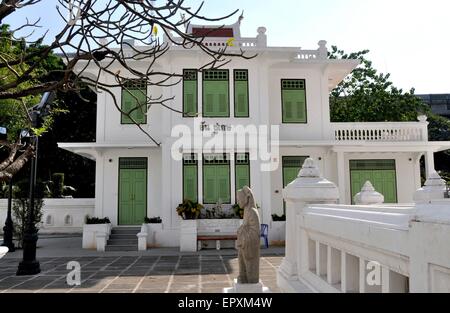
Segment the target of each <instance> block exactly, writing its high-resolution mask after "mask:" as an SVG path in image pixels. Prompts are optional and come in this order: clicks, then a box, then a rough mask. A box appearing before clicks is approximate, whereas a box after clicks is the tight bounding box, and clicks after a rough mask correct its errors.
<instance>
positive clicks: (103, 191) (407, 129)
mask: <svg viewBox="0 0 450 313" xmlns="http://www.w3.org/2000/svg"><path fill="white" fill-rule="evenodd" d="M198 28H202V26H193V25H191V26H190V27H189V29H188V31H191V32H196V31H199V30H198ZM220 33H221V34H220V36H224V37H214V36H215V35H218V32H212V33H211V34H210V35H211V37H208V38H207V39H206V43H207V44H209V45H210V46H211V47H215V46H219V47H224V46H226V45H227V43H228V44H229V43H230V42H232V43H233V46H230V47H228V49H230V50H233V49H239V48H242V49H244V50H246V51H247V52H248V53H249V54H253V53H255V54H257V57H255V58H253V59H251V60H245V59H241V58H233V59H232V60H231V62H230V63H228V64H227V65H226V66H225V67H223V68H221V69H220V70H215V71H203V72H198V71H197V69H199V68H201V67H202V66H203V65H204V64H206V63H208V61H209V57H208V56H207V55H205V54H204V53H202V52H201V51H200V49H196V48H194V49H191V50H186V49H183V48H181V47H179V46H177V45H173V46H172V47H171V49H170V50H169V51H168V53H167V54H165V55H164V56H163V57H162V58H161V59H160V60H159V61H158V64H156V65H155V66H156V68H157V69H158V70H161V71H164V72H170V73H184V80H183V83H180V84H178V85H176V86H172V87H167V88H162V89H160V90H146V88H145V87H144V89H142V87H141V86H133V90H139V88H141V90H142V91H143V93H159V94H162V95H163V96H164V97H167V98H170V97H174V100H173V102H172V104H171V106H172V107H173V108H175V109H177V110H180V111H181V110H182V111H184V112H197V113H199V116H202V118H203V122H204V124H203V126H201V125H198V121H197V120H196V119H194V118H192V117H188V116H187V117H184V116H183V115H182V114H179V113H175V112H172V111H170V110H168V109H165V108H162V107H160V106H159V107H158V106H152V107H151V108H150V109H149V111H148V112H147V114H142V113H136V114H135V115H134V118H135V119H137V120H140V121H141V122H142V127H143V128H144V129H145V130H147V131H149V132H150V133H151V135H152V136H153V137H154V138H156V140H157V141H158V142H161V145H160V146H158V145H156V144H154V143H152V142H151V141H150V140H149V139H148V137H146V136H145V134H144V133H143V132H142V131H140V130H139V129H138V128H137V127H136V126H135V125H132V124H129V120H128V119H127V118H126V117H124V116H121V114H120V112H119V111H118V110H116V109H115V108H114V104H113V101H112V98H111V97H110V96H109V95H108V94H107V93H105V92H100V93H98V100H97V141H96V142H95V143H70V144H69V143H60V144H59V147H60V148H63V149H66V150H69V151H72V152H74V153H77V154H79V155H82V156H85V157H88V158H90V159H92V160H95V161H96V200H95V215H96V216H97V217H109V218H110V219H111V222H112V224H113V225H114V226H124V225H140V224H142V222H143V219H144V217H145V216H148V217H152V216H161V217H162V219H163V222H164V231H165V238H167V242H168V244H170V245H174V246H177V245H178V232H179V225H180V217H178V215H177V213H176V211H175V208H176V207H177V206H178V204H179V203H181V202H182V201H183V199H184V198H190V199H191V200H198V201H199V202H200V203H204V204H207V205H214V204H216V203H218V202H221V203H223V204H224V205H225V206H226V205H229V206H231V205H233V204H234V203H235V191H236V190H237V189H238V188H240V187H242V186H243V185H246V184H248V185H250V186H251V188H252V189H253V191H254V193H255V196H256V198H257V199H258V204H259V206H260V207H261V215H262V220H263V222H264V223H266V224H271V223H270V222H271V216H272V214H279V215H281V214H283V211H284V204H283V199H282V190H283V188H284V187H285V186H286V185H287V184H288V183H290V182H291V181H292V180H294V179H295V178H296V177H297V174H298V172H299V169H300V167H301V165H302V164H303V161H304V160H305V158H307V157H313V158H315V159H316V160H319V167H320V169H321V171H322V172H323V173H322V174H323V175H324V176H325V177H327V178H329V179H330V180H332V181H334V182H335V183H336V184H337V185H338V186H339V192H340V199H341V200H340V201H341V202H342V203H343V204H350V203H351V201H352V200H351V199H352V198H353V195H355V194H356V193H358V192H359V191H360V190H361V187H362V185H363V184H364V183H365V182H366V181H367V180H370V181H372V183H373V184H374V186H375V187H376V189H377V190H378V191H379V192H381V193H383V194H384V196H385V198H386V202H387V203H389V202H392V203H411V202H412V200H413V199H412V194H413V193H414V191H415V190H417V189H418V188H420V187H421V178H420V159H421V157H422V156H425V157H426V168H427V172H431V171H433V170H434V157H433V156H434V153H435V152H438V151H442V150H446V149H449V148H450V144H449V143H446V142H445V143H442V142H429V141H428V130H427V125H428V123H427V122H426V117H420V119H419V121H418V122H411V123H331V122H330V110H329V92H330V91H331V90H332V89H333V88H334V87H335V86H336V85H337V84H338V83H339V82H341V81H342V80H343V79H344V78H345V77H346V76H347V75H348V74H349V73H351V71H352V70H353V69H354V68H355V67H357V66H358V64H359V62H358V61H357V60H329V59H327V48H326V42H325V41H320V42H319V46H318V48H317V49H314V50H303V49H301V48H299V47H269V46H267V37H266V29H265V28H264V27H260V28H258V34H257V36H256V37H254V38H244V37H241V35H240V23H239V22H238V23H236V24H233V25H230V26H226V27H224V28H222V29H221V31H220ZM230 38H234V41H230ZM165 39H166V40H167V38H165ZM173 39H174V40H177V38H173ZM140 62H145V61H140ZM136 66H140V65H139V63H136ZM119 69H120V67H119V66H117V70H119ZM130 78H131V77H130ZM101 80H102V81H103V82H105V83H108V82H111V83H113V82H114V77H112V76H108V75H106V74H105V75H103V76H102V77H101ZM111 91H112V92H113V93H114V95H115V97H116V98H117V99H118V100H119V101H120V100H121V99H124V101H122V103H119V104H120V105H121V106H122V108H124V109H126V108H130V106H132V105H133V99H131V98H130V97H129V96H128V95H127V94H128V91H123V90H121V89H120V88H114V89H113V90H111ZM136 95H139V93H136ZM180 125H181V126H184V128H189V129H190V130H191V132H192V134H193V135H192V136H193V137H194V136H197V137H196V139H199V138H200V137H204V138H203V139H207V138H206V136H207V134H206V133H205V132H201V131H200V129H203V130H205V129H207V128H208V127H210V129H212V130H214V129H216V130H217V136H222V135H224V134H225V136H226V134H228V135H229V134H230V133H231V132H230V131H232V130H235V129H236V126H239V125H242V126H244V127H248V126H252V125H254V126H256V127H260V126H261V125H263V126H270V125H279V145H275V146H273V147H272V149H273V151H274V153H272V155H271V156H270V159H271V160H270V161H269V160H267V159H266V160H263V159H262V158H261V151H260V150H261V149H260V148H261V145H259V146H258V145H255V144H254V143H253V144H252V143H249V142H246V143H245V144H241V145H239V144H237V145H235V147H237V149H233V148H232V147H229V146H225V147H223V149H220V148H219V149H216V151H215V154H211V153H210V151H207V152H205V151H206V150H204V147H203V148H202V146H198V145H197V146H194V147H192V148H186V147H184V148H182V153H183V154H184V161H182V160H176V159H175V158H174V157H173V154H172V148H173V146H174V144H176V143H177V142H178V140H179V136H178V134H176V132H175V134H173V129H174V127H176V126H180ZM214 125H220V127H219V128H216V127H214ZM222 128H223V129H222ZM259 134H260V136H259V138H260V139H261V138H262V140H263V142H265V143H266V144H267V143H270V142H272V141H276V140H277V139H278V138H277V136H276V135H277V134H276V132H271V133H270V134H269V135H268V136H264V135H261V133H259ZM174 135H175V136H174ZM193 139H194V138H193ZM277 148H278V149H279V153H277V151H276V150H277ZM203 156H205V157H203ZM235 156H237V158H236V157H235ZM268 162H270V163H272V164H277V163H278V164H279V166H278V167H276V168H275V169H274V170H273V171H263V170H262V168H263V166H264V165H266V166H267V165H268V164H267V163H268Z"/></svg>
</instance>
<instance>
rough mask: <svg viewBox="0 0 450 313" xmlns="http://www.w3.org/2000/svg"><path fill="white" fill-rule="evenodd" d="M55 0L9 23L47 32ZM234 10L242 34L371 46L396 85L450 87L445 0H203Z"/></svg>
mask: <svg viewBox="0 0 450 313" xmlns="http://www.w3.org/2000/svg"><path fill="white" fill-rule="evenodd" d="M105 1H106V0H105ZM200 2H201V1H198V0H186V3H192V6H195V5H198V4H199V3H200ZM56 4H57V1H56V0H42V2H41V3H40V4H39V5H36V6H33V8H32V9H27V10H25V9H24V10H22V12H20V13H18V14H14V18H8V19H7V20H6V22H8V23H10V24H12V25H16V26H17V25H19V23H22V22H23V21H25V17H29V18H33V17H41V18H42V22H41V24H42V25H43V26H44V29H45V28H47V29H50V34H52V31H53V32H54V31H56V30H57V29H58V26H60V25H61V24H60V17H59V16H58V15H57V13H56V9H55V6H56ZM235 9H241V10H244V16H245V19H244V21H243V23H242V28H241V32H242V36H245V37H253V36H255V35H256V29H257V28H258V26H265V27H267V29H268V31H267V35H268V41H269V45H274V46H301V47H302V48H304V49H315V48H316V47H317V42H318V41H319V40H321V39H325V40H327V41H328V43H329V45H337V46H339V47H340V48H342V49H345V50H347V51H357V50H363V49H370V50H371V54H370V58H371V59H372V60H373V61H374V65H375V66H376V68H377V69H379V70H380V71H382V72H390V73H391V74H392V80H393V81H394V83H395V84H396V85H397V86H399V87H402V88H404V89H409V88H411V87H415V88H416V93H450V78H449V74H448V73H449V72H450V36H449V35H450V1H449V0H427V1H423V0H421V1H419V0H206V1H205V7H204V10H203V13H204V15H206V16H211V17H212V16H214V17H217V16H222V15H224V13H226V12H230V11H233V10H235ZM234 21H235V18H233V19H232V20H230V22H234Z"/></svg>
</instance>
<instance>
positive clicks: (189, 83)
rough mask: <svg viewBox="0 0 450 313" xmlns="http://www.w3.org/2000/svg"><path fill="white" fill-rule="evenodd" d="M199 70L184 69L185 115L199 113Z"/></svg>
mask: <svg viewBox="0 0 450 313" xmlns="http://www.w3.org/2000/svg"><path fill="white" fill-rule="evenodd" d="M197 88H198V80H197V71H196V70H184V71H183V113H184V114H183V116H184V117H195V116H196V115H197V103H198V101H197Z"/></svg>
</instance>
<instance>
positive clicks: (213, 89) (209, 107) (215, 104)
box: [203, 70, 230, 117]
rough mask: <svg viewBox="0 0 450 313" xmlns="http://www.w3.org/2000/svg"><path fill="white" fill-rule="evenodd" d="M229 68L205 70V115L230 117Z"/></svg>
mask: <svg viewBox="0 0 450 313" xmlns="http://www.w3.org/2000/svg"><path fill="white" fill-rule="evenodd" d="M229 85H230V82H229V71H228V70H207V71H204V72H203V117H230V92H229V90H230V88H229Z"/></svg>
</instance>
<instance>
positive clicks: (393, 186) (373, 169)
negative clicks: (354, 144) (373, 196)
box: [350, 160, 398, 203]
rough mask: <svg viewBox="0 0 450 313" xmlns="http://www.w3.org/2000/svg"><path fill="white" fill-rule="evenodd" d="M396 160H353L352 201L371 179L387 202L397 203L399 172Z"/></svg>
mask: <svg viewBox="0 0 450 313" xmlns="http://www.w3.org/2000/svg"><path fill="white" fill-rule="evenodd" d="M395 168H396V166H395V160H352V161H350V180H351V189H352V190H351V193H352V203H353V200H354V197H355V195H356V194H357V193H359V192H360V191H361V188H362V187H363V185H364V184H365V183H366V181H370V182H371V183H372V185H373V186H374V188H375V190H376V191H378V192H379V193H381V194H382V195H383V196H384V202H385V203H397V202H398V198H397V174H396V169H395Z"/></svg>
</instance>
